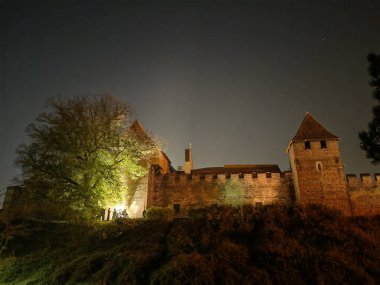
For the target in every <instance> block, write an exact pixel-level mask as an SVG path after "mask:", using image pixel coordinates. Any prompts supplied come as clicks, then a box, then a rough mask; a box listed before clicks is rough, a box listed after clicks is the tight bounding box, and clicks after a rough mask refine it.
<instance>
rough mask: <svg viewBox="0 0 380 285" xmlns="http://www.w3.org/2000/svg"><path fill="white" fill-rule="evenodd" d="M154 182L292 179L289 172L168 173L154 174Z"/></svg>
mask: <svg viewBox="0 0 380 285" xmlns="http://www.w3.org/2000/svg"><path fill="white" fill-rule="evenodd" d="M154 177H155V179H156V180H162V181H168V182H180V183H183V182H199V181H214V182H218V181H220V182H225V181H227V180H233V181H241V180H243V181H252V180H260V181H265V180H276V179H277V180H278V179H289V178H290V177H292V173H291V172H273V173H272V172H266V173H257V172H253V173H240V174H230V173H223V174H221V173H215V174H185V173H179V174H178V173H168V174H156V175H155V176H154Z"/></svg>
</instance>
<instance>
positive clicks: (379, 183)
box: [346, 173, 380, 188]
mask: <svg viewBox="0 0 380 285" xmlns="http://www.w3.org/2000/svg"><path fill="white" fill-rule="evenodd" d="M359 177H360V179H358V177H357V176H356V175H355V174H347V175H346V180H347V186H348V187H349V188H361V187H374V188H375V187H380V173H375V174H374V176H372V175H371V174H369V173H361V174H360V175H359Z"/></svg>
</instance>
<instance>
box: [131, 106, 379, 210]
mask: <svg viewBox="0 0 380 285" xmlns="http://www.w3.org/2000/svg"><path fill="white" fill-rule="evenodd" d="M132 127H133V128H134V129H135V130H136V131H137V132H140V133H142V132H144V130H143V128H142V126H141V125H140V124H139V123H138V122H136V123H135V124H134V125H133V126H132ZM286 153H287V154H288V156H289V160H290V165H291V171H281V170H280V168H279V167H278V166H277V165H275V164H274V165H224V166H223V167H208V168H201V169H193V160H192V149H191V147H189V148H188V149H186V150H185V165H184V170H181V171H176V170H174V169H173V167H172V166H171V162H170V160H169V158H168V157H167V155H166V154H165V153H164V152H160V154H159V155H158V156H157V157H155V158H154V159H153V160H152V161H151V163H150V165H149V173H148V175H146V176H145V177H143V178H141V179H139V180H138V181H134V182H132V183H130V185H129V187H130V188H131V190H132V191H131V193H133V194H132V195H131V196H130V197H128V199H127V202H126V207H127V209H128V211H129V214H130V216H132V217H142V214H143V211H144V210H145V209H146V208H149V207H152V206H158V207H173V208H174V211H175V213H176V214H177V215H180V216H181V215H186V214H187V212H188V211H189V210H191V209H194V208H199V207H204V206H211V205H220V204H231V205H241V204H247V203H248V204H253V205H256V206H261V205H268V204H276V203H278V204H285V205H290V204H292V203H300V204H310V203H315V204H323V205H326V206H328V207H330V208H334V209H337V210H339V211H341V212H342V213H343V214H344V215H347V216H369V215H377V214H380V173H379V174H375V175H374V178H373V177H372V176H371V175H370V174H361V175H360V177H359V178H358V177H356V176H355V175H350V174H349V175H345V173H344V165H343V164H342V162H341V159H340V150H339V137H337V136H336V135H334V134H332V133H331V132H329V131H328V130H327V129H326V128H324V127H323V126H322V125H321V124H320V123H319V122H318V121H316V120H315V119H314V118H313V117H312V116H311V114H310V113H307V114H306V116H305V118H304V119H303V121H302V123H301V126H300V127H299V129H298V131H297V133H296V135H295V136H294V137H293V139H292V140H291V141H290V142H289V144H288V146H287V148H286Z"/></svg>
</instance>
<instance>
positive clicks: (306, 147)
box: [305, 141, 311, 149]
mask: <svg viewBox="0 0 380 285" xmlns="http://www.w3.org/2000/svg"><path fill="white" fill-rule="evenodd" d="M305 149H311V145H310V141H305Z"/></svg>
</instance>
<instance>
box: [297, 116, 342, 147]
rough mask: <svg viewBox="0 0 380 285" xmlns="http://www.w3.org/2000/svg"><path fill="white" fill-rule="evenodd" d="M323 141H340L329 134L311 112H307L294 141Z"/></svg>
mask: <svg viewBox="0 0 380 285" xmlns="http://www.w3.org/2000/svg"><path fill="white" fill-rule="evenodd" d="M323 139H339V137H337V136H336V135H333V134H332V133H331V132H329V131H328V130H327V129H326V128H325V127H323V126H322V125H321V124H320V123H319V122H318V121H317V120H315V119H314V118H313V117H312V116H311V114H310V113H309V112H307V113H306V115H305V118H304V119H303V121H302V123H301V126H300V127H299V129H298V131H297V133H296V135H295V136H294V137H293V139H292V141H305V140H323Z"/></svg>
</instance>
